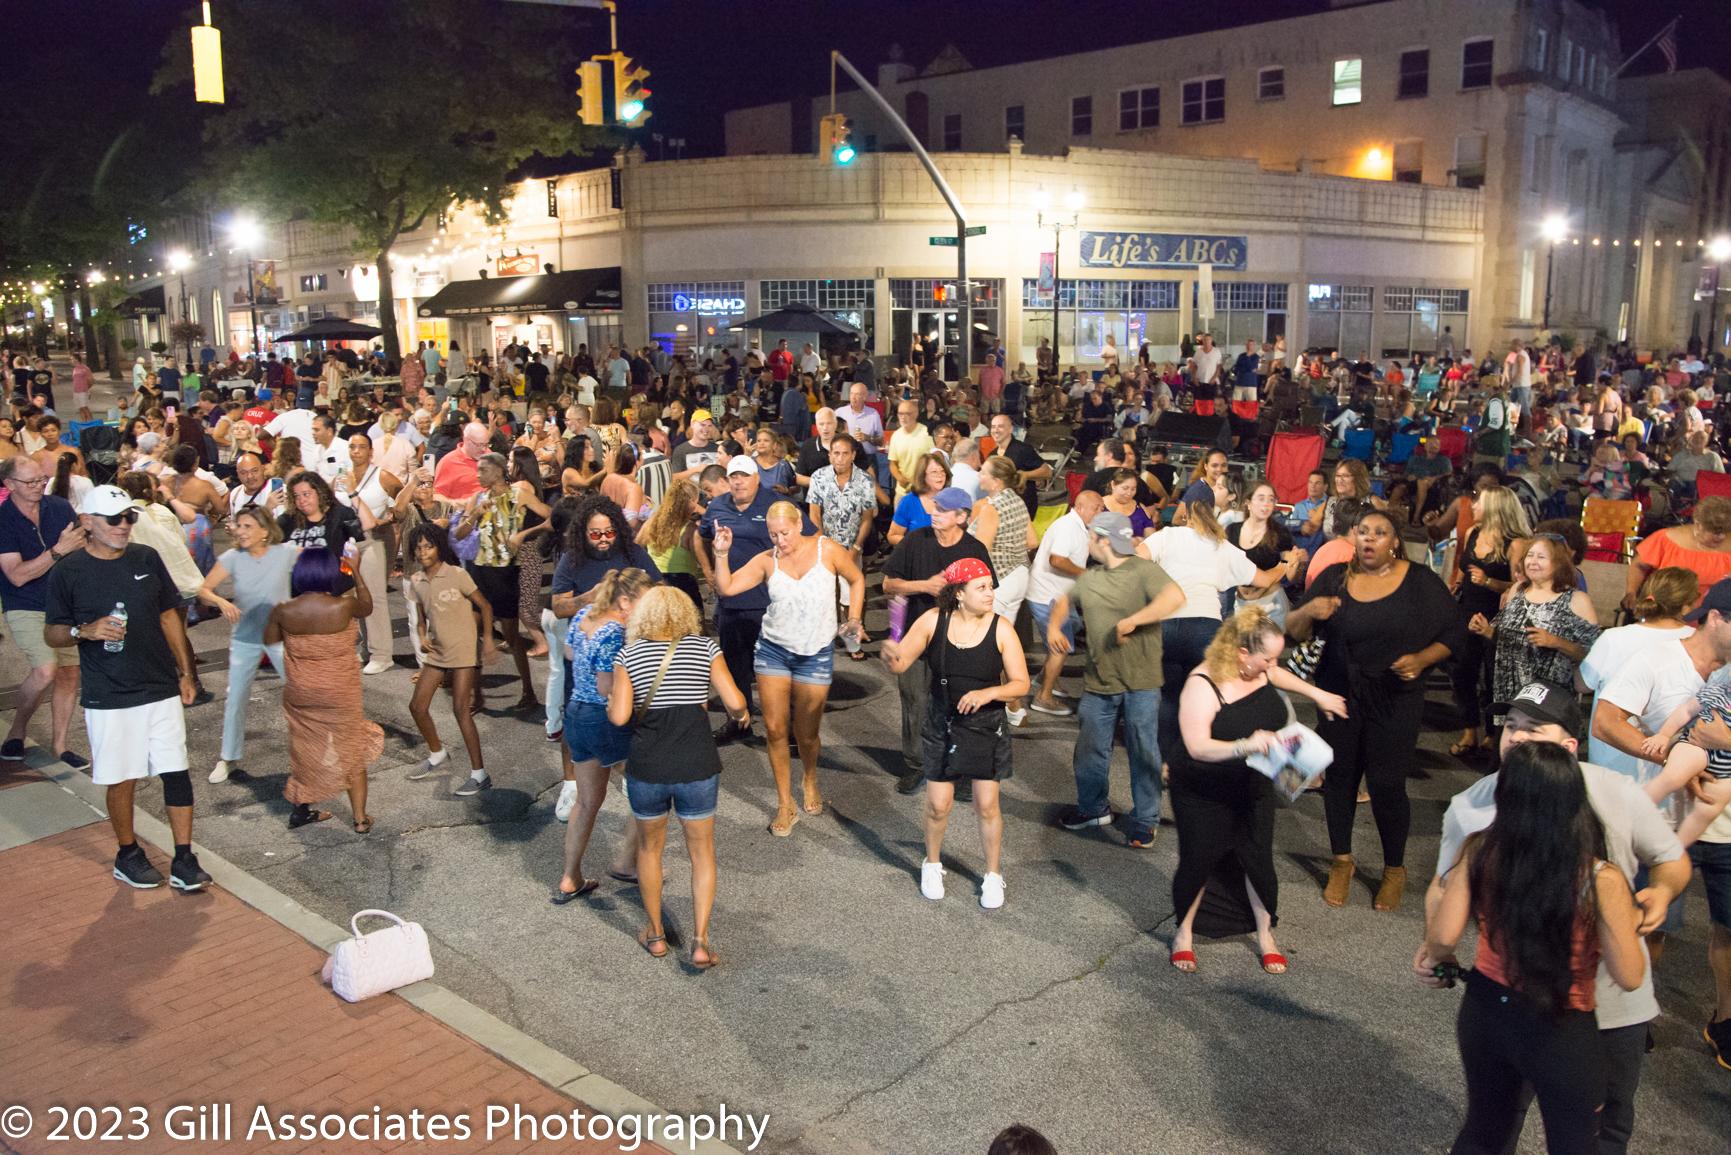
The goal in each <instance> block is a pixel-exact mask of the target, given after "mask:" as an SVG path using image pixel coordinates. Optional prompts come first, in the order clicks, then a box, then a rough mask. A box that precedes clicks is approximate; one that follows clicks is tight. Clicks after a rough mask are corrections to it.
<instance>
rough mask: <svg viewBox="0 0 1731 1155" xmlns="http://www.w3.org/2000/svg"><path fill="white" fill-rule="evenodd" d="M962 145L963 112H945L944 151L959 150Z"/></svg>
mask: <svg viewBox="0 0 1731 1155" xmlns="http://www.w3.org/2000/svg"><path fill="white" fill-rule="evenodd" d="M961 147H962V114H961V113H959V112H950V113H945V114H944V151H945V152H959V151H961Z"/></svg>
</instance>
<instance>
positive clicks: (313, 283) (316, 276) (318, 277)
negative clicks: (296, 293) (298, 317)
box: [301, 273, 329, 293]
mask: <svg viewBox="0 0 1731 1155" xmlns="http://www.w3.org/2000/svg"><path fill="white" fill-rule="evenodd" d="M328 283H329V282H328V281H327V279H326V274H324V273H309V274H307V275H305V276H303V277H301V292H303V293H322V292H324V291H325V288H326V286H327V285H328Z"/></svg>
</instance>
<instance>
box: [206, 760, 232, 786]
mask: <svg viewBox="0 0 1731 1155" xmlns="http://www.w3.org/2000/svg"><path fill="white" fill-rule="evenodd" d="M210 781H212V782H227V781H228V760H227V759H224V760H223V761H221V762H218V763H217V764H216V769H215V770H212V771H211V772H210Z"/></svg>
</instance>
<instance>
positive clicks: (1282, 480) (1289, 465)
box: [1267, 432, 1322, 505]
mask: <svg viewBox="0 0 1731 1155" xmlns="http://www.w3.org/2000/svg"><path fill="white" fill-rule="evenodd" d="M1321 464H1322V435H1321V434H1320V433H1294V432H1286V433H1276V434H1275V435H1274V436H1273V437H1271V438H1270V439H1269V441H1268V474H1267V476H1268V481H1269V484H1271V485H1273V486H1274V496H1275V499H1276V500H1277V501H1282V502H1285V503H1287V504H1289V505H1295V504H1297V503H1298V502H1300V501H1303V500H1304V497H1305V494H1306V493H1307V492H1308V491H1309V489H1310V471H1311V470H1313V469H1315V468H1316V467H1317V466H1319V465H1321Z"/></svg>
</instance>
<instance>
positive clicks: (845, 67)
mask: <svg viewBox="0 0 1731 1155" xmlns="http://www.w3.org/2000/svg"><path fill="white" fill-rule="evenodd" d="M829 60H830V71H829V76H830V82H829V102H830V111H831V113H833V112H834V111H835V70H836V69H837V68H840V69H841V70H842V71H843V72H845V73H847V74H848V76H849V78H850V79H852V80H853V82H854V83H855V84H857V85H859V87H860V91H861V92H864V93H865V94H866V98H867V99H869V100H870V101H871V102H872V103H873V104H875V105H876V106H877V109H878V111H879V112H881V113H883V115H884V116H885V117H886V118H887V119H888V120H889V123H890V124H891V125H892V126H893V127H894V128H895V130H896V132H897V133H899V134H900V135H901V138H902V140H903V141H904V142H905V143H906V144H907V146H908V149H909V150H910V151H911V152H912V153H913V154H914V155H915V156H917V157H918V158H919V160H920V164H921V165H923V166H925V170H926V175H927V176H929V177H931V178H932V183H933V184H934V185H936V186H937V189H938V194H939V195H940V196H942V197H943V198H944V203H945V204H946V205H948V206H949V207H950V212H951V213H953V214H955V218H956V292H957V294H958V295H959V296H960V297H961V299H960V300H959V301H957V302H956V327H957V328H958V329H960V330H961V340H960V342H958V346H959V347H958V348H957V349H956V372H957V374H958V375H960V376H961V377H963V378H966V377H967V376H968V373H969V370H970V369H971V367H972V361H973V354H974V289H973V286H972V285H970V284H968V214H967V212H966V210H964V209H963V208H962V203H961V202H960V201H958V200H957V199H956V194H955V193H954V192H953V191H951V189H950V183H949V182H948V181H946V180H945V179H944V174H943V173H941V172H939V171H938V166H937V163H936V162H935V161H933V160H932V157H931V154H930V153H928V152H927V151H926V149H925V146H924V145H922V144H921V143H920V141H919V138H918V137H916V136H915V135H914V130H913V129H911V128H909V127H908V125H907V122H906V121H904V120H903V119H902V118H901V117H900V116H899V115H897V113H896V110H895V109H894V108H892V107H890V102H889V101H887V100H885V99H884V94H883V93H881V92H879V91H878V90H877V89H876V88H874V87H872V85H871V84H870V83H868V82H867V80H866V78H865V77H864V76H861V75H860V71H859V69H857V68H855V67H854V66H853V64H852V63H851V62H850V61H849V60H848V58H847V57H845V56H843V55H842V54H841V53H839V52H836V51H833V50H832V51H831V52H830V54H829ZM1055 336H1056V334H1054V337H1055Z"/></svg>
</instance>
